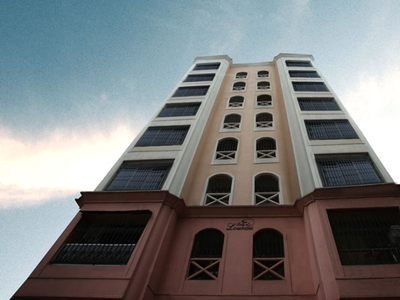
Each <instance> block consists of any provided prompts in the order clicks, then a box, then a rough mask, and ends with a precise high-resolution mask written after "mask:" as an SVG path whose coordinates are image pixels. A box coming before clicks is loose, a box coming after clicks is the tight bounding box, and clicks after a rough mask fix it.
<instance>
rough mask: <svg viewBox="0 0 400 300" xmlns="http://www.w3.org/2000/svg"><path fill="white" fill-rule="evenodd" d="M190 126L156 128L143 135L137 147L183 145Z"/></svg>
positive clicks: (149, 129)
mask: <svg viewBox="0 0 400 300" xmlns="http://www.w3.org/2000/svg"><path fill="white" fill-rule="evenodd" d="M189 127H190V126H155V127H149V128H147V130H146V131H145V133H143V135H142V137H141V138H140V140H139V141H138V142H137V144H136V147H143V146H171V145H182V144H183V141H184V140H185V137H186V134H187V132H188V130H189Z"/></svg>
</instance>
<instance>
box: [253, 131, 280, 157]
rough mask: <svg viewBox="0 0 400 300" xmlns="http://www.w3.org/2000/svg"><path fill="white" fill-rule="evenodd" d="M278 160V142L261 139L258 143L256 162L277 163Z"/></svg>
mask: <svg viewBox="0 0 400 300" xmlns="http://www.w3.org/2000/svg"><path fill="white" fill-rule="evenodd" d="M276 158H277V151H276V142H275V140H274V139H273V138H270V137H265V138H259V139H258V140H257V141H256V161H257V162H263V161H266V162H268V161H271V160H272V161H275V160H276Z"/></svg>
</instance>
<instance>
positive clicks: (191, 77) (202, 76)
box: [183, 74, 215, 82]
mask: <svg viewBox="0 0 400 300" xmlns="http://www.w3.org/2000/svg"><path fill="white" fill-rule="evenodd" d="M214 76H215V74H195V75H189V76H188V77H186V79H185V80H184V81H183V82H196V81H212V80H213V79H214Z"/></svg>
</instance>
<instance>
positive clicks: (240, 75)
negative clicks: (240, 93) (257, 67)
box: [236, 72, 247, 79]
mask: <svg viewBox="0 0 400 300" xmlns="http://www.w3.org/2000/svg"><path fill="white" fill-rule="evenodd" d="M246 78H247V72H238V73H236V79H246Z"/></svg>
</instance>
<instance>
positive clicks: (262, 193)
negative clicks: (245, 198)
mask: <svg viewBox="0 0 400 300" xmlns="http://www.w3.org/2000/svg"><path fill="white" fill-rule="evenodd" d="M254 204H255V205H278V204H280V189H279V179H278V178H277V177H276V176H275V175H272V174H260V175H258V176H256V177H255V180H254Z"/></svg>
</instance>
